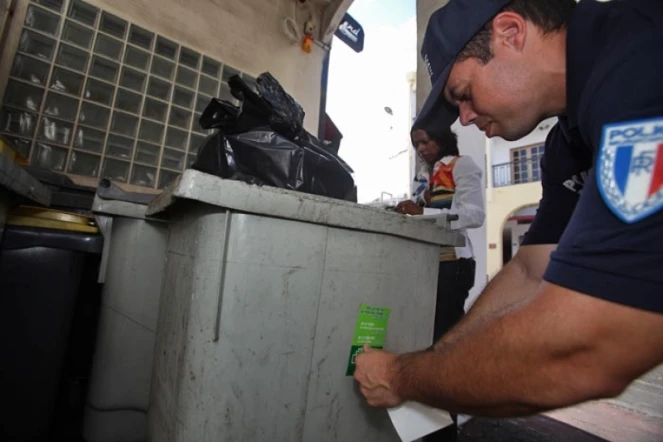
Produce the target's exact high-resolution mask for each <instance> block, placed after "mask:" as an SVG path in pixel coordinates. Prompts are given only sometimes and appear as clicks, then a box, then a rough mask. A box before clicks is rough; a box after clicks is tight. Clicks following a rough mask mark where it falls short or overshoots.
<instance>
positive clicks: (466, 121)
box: [458, 102, 478, 126]
mask: <svg viewBox="0 0 663 442" xmlns="http://www.w3.org/2000/svg"><path fill="white" fill-rule="evenodd" d="M458 114H459V116H460V124H462V125H463V126H469V125H470V124H472V123H474V120H475V119H476V118H477V117H478V115H477V114H476V113H475V112H474V111H473V110H472V106H470V104H469V103H467V102H463V103H460V106H459V108H458Z"/></svg>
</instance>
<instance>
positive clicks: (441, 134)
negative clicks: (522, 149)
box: [410, 122, 460, 158]
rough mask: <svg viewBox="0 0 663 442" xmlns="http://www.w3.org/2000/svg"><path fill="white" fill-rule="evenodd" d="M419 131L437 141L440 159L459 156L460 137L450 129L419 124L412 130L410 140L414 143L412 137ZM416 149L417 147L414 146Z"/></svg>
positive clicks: (415, 124)
mask: <svg viewBox="0 0 663 442" xmlns="http://www.w3.org/2000/svg"><path fill="white" fill-rule="evenodd" d="M417 130H423V131H424V132H426V135H428V138H429V139H431V140H433V141H435V143H436V144H437V145H438V146H439V147H440V158H444V157H448V156H458V155H460V151H459V150H458V136H457V135H456V133H455V132H454V131H452V130H451V129H450V128H444V127H438V126H432V125H425V124H423V123H420V122H417V123H414V126H412V130H410V140H411V141H412V135H414V132H415V131H417ZM414 147H415V148H416V146H414Z"/></svg>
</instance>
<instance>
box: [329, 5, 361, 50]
mask: <svg viewBox="0 0 663 442" xmlns="http://www.w3.org/2000/svg"><path fill="white" fill-rule="evenodd" d="M334 35H336V36H337V37H338V38H339V39H340V40H341V41H343V42H344V43H345V44H347V45H348V46H350V47H351V48H352V50H353V51H355V52H361V51H363V50H364V28H362V27H361V25H360V24H359V23H358V22H357V20H355V19H354V18H352V16H351V15H350V14H348V13H346V14H345V15H344V16H343V20H341V24H340V25H338V29H337V30H336V32H335V34H334Z"/></svg>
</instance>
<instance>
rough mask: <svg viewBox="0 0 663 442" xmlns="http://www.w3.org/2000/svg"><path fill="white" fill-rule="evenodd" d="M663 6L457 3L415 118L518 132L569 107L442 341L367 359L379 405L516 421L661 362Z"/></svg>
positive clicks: (431, 52) (432, 38) (610, 392)
mask: <svg viewBox="0 0 663 442" xmlns="http://www.w3.org/2000/svg"><path fill="white" fill-rule="evenodd" d="M661 48H663V1H661V0H613V1H605V0H604V1H601V2H599V1H597V0H581V1H580V2H579V3H578V4H577V5H576V2H575V1H574V0H511V1H510V0H450V2H449V3H448V4H447V6H445V7H443V8H441V9H439V10H438V11H436V12H435V13H434V14H433V16H432V17H431V19H430V22H429V25H428V28H427V30H426V35H425V39H424V43H423V47H422V55H423V58H424V61H425V62H426V64H427V66H428V69H429V73H430V76H431V81H432V83H433V88H432V92H431V94H430V96H429V97H428V99H427V100H426V102H425V104H424V106H423V108H422V111H421V114H420V116H419V118H421V119H431V120H432V121H435V122H437V124H441V125H450V124H451V123H453V122H454V121H455V119H456V118H457V117H460V122H461V123H462V124H463V125H470V124H474V125H476V126H477V127H478V128H479V129H480V130H482V131H484V132H485V133H486V135H487V136H489V137H495V136H499V137H502V138H505V139H507V140H517V139H519V138H521V137H523V136H525V135H527V134H528V133H529V132H531V131H532V130H533V129H534V128H535V127H536V125H537V124H538V123H539V122H540V121H542V120H543V119H545V118H548V117H551V116H559V123H558V124H557V126H556V127H555V128H554V129H553V130H552V132H551V133H550V135H549V137H548V139H547V141H546V147H545V154H544V157H543V161H542V171H543V177H542V185H543V197H542V199H541V202H540V206H539V210H538V212H537V214H536V217H535V219H534V221H533V223H532V225H531V228H530V231H529V233H528V234H527V236H526V238H525V245H524V247H521V248H520V249H519V251H518V253H517V254H516V256H515V257H514V259H513V260H512V261H510V262H509V264H507V265H506V266H505V267H504V268H503V269H502V271H501V272H500V273H499V274H498V275H497V276H496V277H495V278H494V279H493V280H492V281H491V283H490V284H489V285H488V286H487V287H486V289H485V290H484V292H483V294H482V295H481V297H480V298H479V300H478V301H477V303H476V304H475V305H474V307H473V308H472V309H471V310H470V312H469V313H468V315H467V316H466V317H465V319H464V320H462V321H461V323H460V324H459V325H458V326H457V327H455V328H454V329H453V330H452V331H451V332H450V333H449V334H447V335H446V336H445V337H443V338H442V340H441V341H439V342H438V343H437V344H436V345H435V347H434V349H432V350H428V351H422V352H418V353H411V354H403V355H396V354H392V353H388V352H383V351H377V350H370V349H367V351H366V352H365V353H364V354H362V355H360V356H359V357H358V358H357V360H356V362H357V369H356V373H355V378H356V380H357V381H358V382H359V384H360V389H361V392H362V394H363V395H364V396H365V398H366V400H367V402H368V404H369V405H372V406H377V407H393V406H396V405H398V404H400V403H401V402H403V401H406V400H414V401H419V402H423V403H427V404H429V405H433V406H437V407H440V408H443V409H447V410H450V411H453V412H461V413H470V414H474V415H484V416H497V417H500V416H516V415H526V414H532V413H538V412H541V411H543V410H549V409H554V408H558V407H565V406H569V405H572V404H577V403H579V402H582V401H586V400H590V399H597V398H602V397H610V396H615V395H617V394H619V393H620V392H621V391H623V390H624V389H625V388H626V387H627V386H628V385H629V383H630V382H631V381H633V380H634V379H636V378H637V377H639V376H641V375H642V374H644V373H645V372H647V371H648V370H650V369H652V368H654V367H655V366H656V365H657V364H659V363H661V362H663V314H661V313H663V211H662V210H661V208H662V207H663V87H662V86H661V81H662V79H663V57H662V56H661V50H662V49H661Z"/></svg>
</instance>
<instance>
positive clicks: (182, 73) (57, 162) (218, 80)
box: [0, 0, 255, 188]
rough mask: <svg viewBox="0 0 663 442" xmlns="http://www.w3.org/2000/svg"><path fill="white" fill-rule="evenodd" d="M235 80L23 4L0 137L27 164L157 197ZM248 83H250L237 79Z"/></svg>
mask: <svg viewBox="0 0 663 442" xmlns="http://www.w3.org/2000/svg"><path fill="white" fill-rule="evenodd" d="M233 74H240V72H239V71H237V70H235V69H233V68H232V67H230V66H227V65H223V64H222V63H221V62H220V61H217V60H214V59H211V58H209V57H207V56H205V55H203V54H201V53H200V52H198V51H195V50H193V49H190V48H187V47H183V46H181V45H179V44H178V43H177V42H175V41H172V40H170V39H168V38H166V37H164V36H162V35H157V34H155V33H154V32H151V31H149V30H147V29H143V28H141V27H139V26H136V25H134V24H131V23H129V22H127V21H126V20H123V19H122V18H119V17H117V16H115V15H112V14H110V13H108V12H106V11H103V10H100V9H98V8H96V7H94V6H92V5H89V4H87V3H85V2H83V1H81V0H33V1H31V2H30V3H29V5H28V9H27V14H26V17H25V22H24V25H23V29H22V30H21V36H20V42H19V45H18V50H17V52H16V55H15V57H14V60H13V64H12V68H11V73H10V78H9V82H8V84H7V89H6V92H5V96H4V98H3V101H2V108H1V109H0V133H2V135H3V136H5V137H7V138H8V139H9V140H10V141H12V142H13V143H14V144H15V145H16V146H17V148H18V149H19V150H20V151H21V152H22V153H23V154H24V155H26V156H28V157H29V158H30V159H31V162H32V164H34V165H37V166H43V167H46V168H49V169H53V170H57V171H60V172H65V173H68V174H72V175H79V176H84V177H88V178H94V179H96V180H98V179H100V178H108V179H111V180H114V181H117V182H122V183H130V184H134V185H137V186H143V187H149V188H163V187H164V186H166V185H167V184H168V183H169V182H171V181H172V180H173V179H175V178H176V177H177V176H178V175H179V174H180V173H181V172H182V171H183V170H184V169H185V168H186V167H188V166H189V165H191V164H192V163H193V161H194V160H195V158H196V154H197V148H198V147H199V146H200V143H201V142H202V141H203V140H204V137H205V136H206V135H207V133H206V131H204V130H202V129H201V128H200V127H199V125H198V118H199V117H200V114H201V112H202V111H203V110H204V109H205V107H206V106H207V104H208V103H209V101H210V100H211V98H212V97H220V98H222V99H225V100H229V101H234V102H236V100H235V99H234V98H233V97H232V96H231V95H230V87H229V86H228V84H227V80H228V78H229V77H230V76H232V75H233ZM241 75H242V76H243V78H245V79H247V80H248V81H249V82H253V81H255V80H254V79H253V78H251V77H249V76H247V75H246V74H241Z"/></svg>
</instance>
